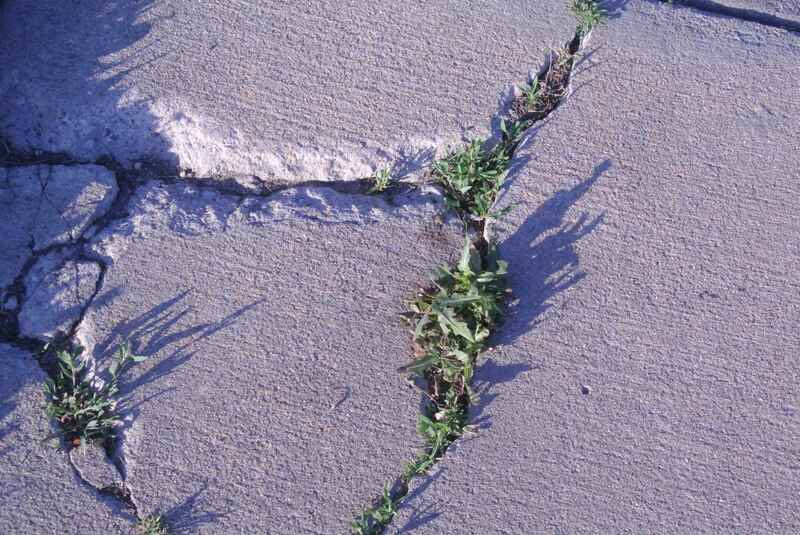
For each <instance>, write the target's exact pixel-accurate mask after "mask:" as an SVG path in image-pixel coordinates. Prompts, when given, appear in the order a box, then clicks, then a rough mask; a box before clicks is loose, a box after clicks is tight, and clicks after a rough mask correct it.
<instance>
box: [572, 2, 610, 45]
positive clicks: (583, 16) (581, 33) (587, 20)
mask: <svg viewBox="0 0 800 535" xmlns="http://www.w3.org/2000/svg"><path fill="white" fill-rule="evenodd" d="M569 9H570V11H572V14H573V15H574V16H575V18H576V19H578V27H577V28H576V30H575V33H576V34H577V35H578V37H579V38H581V39H582V38H584V37H586V35H587V34H588V33H589V32H590V31H592V28H594V27H595V26H597V25H598V24H600V23H601V22H603V21H604V20H605V18H606V13H605V10H604V9H603V6H601V5H600V4H599V3H598V2H597V1H596V0H571V1H570V4H569Z"/></svg>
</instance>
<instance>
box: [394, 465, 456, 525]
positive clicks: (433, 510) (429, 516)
mask: <svg viewBox="0 0 800 535" xmlns="http://www.w3.org/2000/svg"><path fill="white" fill-rule="evenodd" d="M445 471H446V468H441V467H440V468H439V469H438V470H437V471H436V473H435V474H433V475H432V476H428V477H425V478H423V479H421V480H420V481H421V482H420V483H419V485H417V486H416V487H415V488H414V490H412V491H411V492H409V493H408V495H406V497H405V498H403V501H404V502H405V503H411V502H413V501H414V500H416V499H417V498H419V497H420V496H421V495H422V494H424V493H425V491H426V490H427V489H428V487H430V486H431V485H433V484H434V483H435V482H436V481H437V480H438V479H439V478H441V477H442V474H444V472H445ZM441 514H442V513H441V512H440V510H439V509H438V508H437V504H435V503H424V502H423V504H422V505H420V506H417V507H413V508H412V509H411V513H410V515H409V518H408V520H406V523H405V524H403V526H402V527H399V528H398V529H397V533H398V534H400V533H411V532H412V531H414V530H415V529H418V528H421V527H423V526H424V525H425V524H428V523H429V522H433V521H434V520H436V519H437V518H438V517H439V516H440V515H441Z"/></svg>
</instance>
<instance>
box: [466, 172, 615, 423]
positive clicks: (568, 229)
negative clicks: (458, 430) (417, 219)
mask: <svg viewBox="0 0 800 535" xmlns="http://www.w3.org/2000/svg"><path fill="white" fill-rule="evenodd" d="M610 167H611V162H610V161H608V160H606V161H604V162H603V163H601V164H600V165H598V166H596V167H595V168H594V170H593V172H592V175H591V176H589V177H588V178H587V179H586V180H583V181H582V182H580V183H578V184H577V185H576V186H574V187H573V188H570V189H563V190H560V191H558V192H556V193H555V194H554V195H553V196H552V197H550V198H549V199H548V200H547V201H545V202H544V203H543V204H542V205H541V206H540V207H539V208H538V209H537V210H536V211H535V212H534V213H533V214H531V215H530V216H528V217H527V218H526V220H525V221H524V222H523V223H522V225H521V226H520V227H519V228H518V229H517V231H516V232H514V233H513V234H512V235H511V236H509V237H508V238H507V239H506V240H505V241H504V242H502V243H501V244H500V246H499V247H500V254H501V257H502V258H505V259H506V260H508V262H509V269H510V272H509V283H510V285H511V288H512V290H513V300H512V302H511V303H509V305H508V309H507V311H506V318H505V321H504V322H503V324H502V325H500V327H499V329H498V330H497V333H496V334H495V335H494V337H493V339H492V343H493V344H494V345H497V346H500V345H509V344H513V343H514V342H515V341H517V340H518V339H519V338H521V337H522V336H524V335H525V334H526V333H528V332H530V331H531V330H532V329H534V328H535V327H536V325H538V323H539V322H540V321H541V320H540V317H541V316H542V314H544V313H545V312H546V311H547V310H548V309H549V308H550V307H551V306H552V304H551V300H552V298H553V297H555V296H556V295H557V294H559V293H561V292H563V291H564V290H567V289H568V288H570V287H572V286H574V285H575V284H577V283H578V282H580V281H581V280H582V279H583V278H584V277H585V276H586V274H585V273H584V272H583V271H581V270H580V261H579V258H578V254H577V252H576V250H575V243H576V242H577V241H578V240H580V239H581V238H583V237H585V236H587V235H588V234H590V233H591V232H593V231H594V230H595V229H596V228H597V227H598V226H599V225H600V224H601V223H602V221H603V215H602V214H600V215H598V216H597V217H595V218H593V219H591V220H590V219H589V216H587V214H585V213H584V214H581V215H580V216H579V217H578V219H577V221H575V222H574V223H566V222H565V218H566V215H567V212H568V211H569V209H570V208H572V206H574V205H575V203H577V202H578V201H579V200H580V198H581V197H583V195H584V194H586V192H587V191H589V189H591V187H592V186H593V185H594V184H595V183H596V182H597V180H598V179H599V178H600V176H601V175H602V174H603V173H604V172H606V171H607V170H608V169H609V168H610ZM537 367H538V364H531V363H530V362H517V363H509V364H498V363H497V362H495V361H494V360H493V359H491V358H489V359H487V360H486V361H484V362H483V364H481V365H480V366H478V367H477V368H476V370H475V380H474V381H475V383H474V384H475V390H476V392H478V393H479V398H478V401H477V403H476V404H475V405H473V406H472V407H471V408H470V422H471V423H472V424H473V425H476V426H478V427H479V428H484V429H485V428H489V427H491V417H490V415H488V414H486V409H487V408H488V407H489V405H491V404H492V403H493V402H494V401H495V400H496V399H497V397H498V396H499V394H498V393H497V392H495V391H494V389H495V387H496V386H497V385H500V384H503V383H508V382H510V381H513V380H514V379H516V378H517V377H518V376H519V375H521V374H523V373H526V372H528V371H531V370H533V369H536V368H537Z"/></svg>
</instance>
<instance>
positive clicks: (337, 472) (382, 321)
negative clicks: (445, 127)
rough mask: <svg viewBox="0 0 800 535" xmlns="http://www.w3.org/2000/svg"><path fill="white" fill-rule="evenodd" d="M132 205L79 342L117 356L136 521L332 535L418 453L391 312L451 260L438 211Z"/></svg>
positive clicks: (190, 190)
mask: <svg viewBox="0 0 800 535" xmlns="http://www.w3.org/2000/svg"><path fill="white" fill-rule="evenodd" d="M395 202H397V203H398V206H390V205H388V204H387V203H386V202H385V201H384V200H381V199H380V198H377V197H368V196H363V195H343V194H340V193H336V192H335V191H333V190H330V189H326V188H318V189H314V188H302V189H294V190H286V191H283V192H281V193H278V194H275V195H273V196H270V197H267V198H248V199H240V198H237V197H232V196H225V195H222V194H219V193H216V192H214V191H210V190H204V189H196V188H194V187H191V186H188V185H186V184H175V185H164V184H161V183H157V182H153V183H149V184H148V185H146V186H144V187H142V188H141V189H140V190H138V191H137V192H136V194H135V195H134V197H133V200H132V201H131V206H130V213H131V217H130V219H127V220H121V221H119V222H117V223H115V224H113V225H112V226H111V227H110V228H108V229H107V230H105V231H103V232H101V233H99V234H98V235H97V236H96V237H95V238H94V239H93V241H92V244H91V246H90V247H89V248H88V250H87V252H88V254H92V255H96V256H97V258H101V259H103V260H104V261H106V262H109V263H110V267H109V268H108V271H107V273H106V276H105V279H104V286H103V289H102V290H101V292H100V293H99V295H98V297H97V298H96V300H95V301H94V303H93V304H92V305H91V307H90V308H89V312H88V314H87V316H86V319H85V321H84V322H83V323H82V325H81V328H80V335H81V337H82V339H83V340H85V341H86V342H87V343H88V344H89V346H90V347H93V349H94V351H93V353H94V355H95V357H96V362H97V363H98V365H99V367H100V368H102V367H103V366H104V365H106V364H107V363H108V362H109V360H108V359H109V358H110V356H111V354H112V352H113V351H115V350H116V348H117V346H118V344H119V343H120V342H121V341H122V340H123V339H127V340H129V341H130V342H131V344H132V347H133V350H134V351H135V352H137V353H140V354H143V355H146V356H148V357H149V360H148V361H146V362H145V363H143V364H139V365H137V366H136V367H135V368H133V369H132V370H131V373H130V374H129V375H127V376H126V377H127V378H126V379H125V380H123V382H122V383H123V384H122V386H121V387H122V390H123V394H125V395H126V396H128V395H129V396H130V397H129V402H128V403H127V407H128V408H127V409H126V414H127V415H128V417H129V421H128V422H127V423H126V426H125V428H124V430H123V435H122V437H123V438H122V442H121V444H122V446H121V453H122V456H123V457H124V461H125V472H126V483H127V485H128V487H129V488H130V490H131V496H132V499H133V500H134V501H135V503H136V504H137V506H138V510H139V513H140V514H142V515H147V514H151V513H164V514H165V515H166V516H167V518H168V519H169V521H170V523H171V524H173V525H178V526H183V527H185V528H186V529H188V530H189V532H191V533H320V534H328V533H343V532H346V531H347V529H348V525H349V522H350V521H351V520H352V518H353V517H354V515H355V514H356V513H357V512H359V511H360V510H361V508H362V507H364V506H365V505H366V504H367V503H368V502H369V500H370V499H371V497H372V496H375V495H377V494H378V493H379V492H380V491H381V488H382V485H383V483H384V482H385V481H388V480H391V479H392V477H394V475H395V474H396V473H397V472H398V470H399V469H400V467H401V466H402V464H403V462H404V461H407V460H409V459H411V458H412V457H413V455H414V453H415V448H417V447H419V446H420V443H419V440H418V439H417V437H416V432H415V425H416V419H417V414H418V411H419V407H420V403H421V394H420V393H419V392H418V391H416V390H414V389H412V388H411V387H410V386H409V385H407V384H405V383H404V381H403V379H402V378H401V377H400V375H399V374H398V373H397V372H396V369H397V367H398V366H400V365H402V364H404V363H405V362H406V359H407V358H408V355H409V354H410V341H409V334H408V328H407V327H405V326H403V325H402V324H401V322H400V318H399V317H398V315H397V314H398V313H399V312H401V311H403V310H404V305H403V300H404V299H407V298H410V297H411V296H412V295H413V292H414V291H415V288H417V287H419V285H421V284H424V282H425V281H426V279H427V276H428V274H429V273H430V271H431V270H432V269H433V267H434V266H435V265H436V264H437V263H441V262H444V261H447V260H449V259H451V258H453V257H455V256H456V255H457V253H458V250H459V247H460V243H461V240H462V236H461V230H460V227H459V226H458V225H455V224H451V223H446V224H445V223H441V222H440V223H437V222H436V218H437V213H439V212H440V211H442V209H443V206H442V204H443V203H442V202H441V197H440V196H439V195H434V194H433V193H430V194H427V195H424V194H422V193H414V194H411V195H407V196H406V197H405V198H397V199H395Z"/></svg>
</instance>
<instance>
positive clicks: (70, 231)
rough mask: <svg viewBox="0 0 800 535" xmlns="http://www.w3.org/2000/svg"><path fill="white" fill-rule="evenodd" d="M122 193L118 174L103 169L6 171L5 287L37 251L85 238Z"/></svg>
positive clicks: (2, 199)
mask: <svg viewBox="0 0 800 535" xmlns="http://www.w3.org/2000/svg"><path fill="white" fill-rule="evenodd" d="M117 191H118V188H117V183H116V180H115V179H114V175H113V173H111V171H109V170H108V169H106V168H105V167H101V166H99V165H70V166H65V165H54V166H49V165H32V166H21V167H0V212H2V217H0V235H1V236H2V239H0V288H3V287H6V286H8V285H9V284H11V283H12V282H13V281H14V279H15V278H16V276H17V275H18V274H19V272H20V270H21V269H22V267H23V266H24V265H25V262H27V260H28V259H29V258H30V256H31V254H32V252H33V251H41V250H43V249H46V248H47V247H50V246H52V245H55V244H64V243H69V242H72V241H74V240H76V239H77V238H78V237H80V236H81V235H82V234H83V233H84V232H85V231H86V229H87V228H88V227H89V225H91V224H92V222H93V221H96V220H97V219H98V218H100V217H102V216H103V215H104V214H105V213H106V212H107V211H108V210H109V208H110V207H111V204H112V203H113V201H114V198H115V197H116V195H117Z"/></svg>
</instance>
